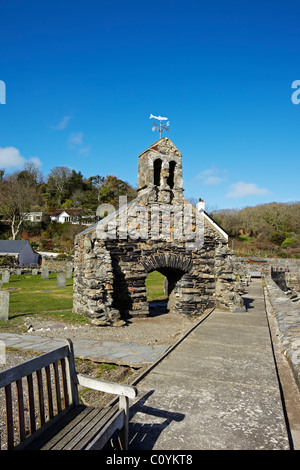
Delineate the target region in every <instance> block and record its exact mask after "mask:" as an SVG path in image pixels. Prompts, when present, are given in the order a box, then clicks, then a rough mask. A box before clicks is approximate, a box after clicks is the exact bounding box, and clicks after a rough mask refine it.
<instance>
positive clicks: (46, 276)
mask: <svg viewBox="0 0 300 470" xmlns="http://www.w3.org/2000/svg"><path fill="white" fill-rule="evenodd" d="M41 277H42V279H49V269H45V268H43V269H42V271H41Z"/></svg>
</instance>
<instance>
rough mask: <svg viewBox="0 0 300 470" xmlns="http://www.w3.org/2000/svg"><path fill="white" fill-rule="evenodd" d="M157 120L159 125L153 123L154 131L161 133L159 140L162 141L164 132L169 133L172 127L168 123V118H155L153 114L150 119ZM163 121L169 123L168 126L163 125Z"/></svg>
mask: <svg viewBox="0 0 300 470" xmlns="http://www.w3.org/2000/svg"><path fill="white" fill-rule="evenodd" d="M152 118H153V119H157V120H158V121H159V124H157V123H156V122H155V121H153V127H152V130H153V131H158V132H159V138H160V139H161V133H162V132H163V131H167V132H168V131H169V126H170V121H168V118H167V117H162V116H153V114H150V118H149V119H152ZM162 121H167V123H166V124H162Z"/></svg>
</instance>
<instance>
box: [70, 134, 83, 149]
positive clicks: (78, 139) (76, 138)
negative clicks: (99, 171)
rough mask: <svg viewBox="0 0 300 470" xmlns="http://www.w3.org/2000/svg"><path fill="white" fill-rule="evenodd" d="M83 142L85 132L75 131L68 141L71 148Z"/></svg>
mask: <svg viewBox="0 0 300 470" xmlns="http://www.w3.org/2000/svg"><path fill="white" fill-rule="evenodd" d="M82 142H83V133H82V132H75V133H73V134H71V135H70V137H69V140H68V143H69V146H70V147H71V148H74V147H77V146H78V145H81V144H82Z"/></svg>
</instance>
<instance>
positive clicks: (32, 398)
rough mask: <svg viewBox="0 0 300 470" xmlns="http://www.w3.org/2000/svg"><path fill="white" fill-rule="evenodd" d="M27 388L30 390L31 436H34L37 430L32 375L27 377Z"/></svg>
mask: <svg viewBox="0 0 300 470" xmlns="http://www.w3.org/2000/svg"><path fill="white" fill-rule="evenodd" d="M27 388H28V405H29V423H30V434H33V433H34V432H35V430H36V425H35V407H34V392H33V379H32V374H29V375H27Z"/></svg>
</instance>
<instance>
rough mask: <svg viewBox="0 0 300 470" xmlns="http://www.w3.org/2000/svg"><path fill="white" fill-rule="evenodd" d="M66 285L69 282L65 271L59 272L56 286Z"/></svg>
mask: <svg viewBox="0 0 300 470" xmlns="http://www.w3.org/2000/svg"><path fill="white" fill-rule="evenodd" d="M66 285H67V283H66V275H65V273H58V274H57V283H56V287H66Z"/></svg>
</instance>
